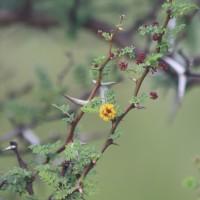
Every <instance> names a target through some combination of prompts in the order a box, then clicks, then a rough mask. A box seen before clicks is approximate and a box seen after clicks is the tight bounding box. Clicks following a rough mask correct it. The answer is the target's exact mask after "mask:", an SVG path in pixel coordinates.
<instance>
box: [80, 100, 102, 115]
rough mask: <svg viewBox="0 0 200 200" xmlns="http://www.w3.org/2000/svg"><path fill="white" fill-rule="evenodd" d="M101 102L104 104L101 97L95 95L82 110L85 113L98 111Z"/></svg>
mask: <svg viewBox="0 0 200 200" xmlns="http://www.w3.org/2000/svg"><path fill="white" fill-rule="evenodd" d="M101 104H102V100H101V98H98V97H95V98H93V99H92V100H91V101H89V102H88V103H87V104H85V105H84V106H83V107H82V108H81V110H82V111H83V112H85V113H98V112H99V108H100V106H101Z"/></svg>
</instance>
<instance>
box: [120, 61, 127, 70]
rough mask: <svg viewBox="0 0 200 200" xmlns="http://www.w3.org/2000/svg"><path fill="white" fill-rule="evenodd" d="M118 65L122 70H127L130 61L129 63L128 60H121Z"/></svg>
mask: <svg viewBox="0 0 200 200" xmlns="http://www.w3.org/2000/svg"><path fill="white" fill-rule="evenodd" d="M118 67H119V69H120V70H121V71H125V70H126V69H127V67H128V63H127V62H120V63H119V64H118Z"/></svg>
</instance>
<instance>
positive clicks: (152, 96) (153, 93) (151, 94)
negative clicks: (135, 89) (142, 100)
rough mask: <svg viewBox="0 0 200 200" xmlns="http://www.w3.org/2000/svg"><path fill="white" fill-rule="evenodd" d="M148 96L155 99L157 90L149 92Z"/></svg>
mask: <svg viewBox="0 0 200 200" xmlns="http://www.w3.org/2000/svg"><path fill="white" fill-rule="evenodd" d="M149 96H150V98H151V99H153V100H155V99H157V98H158V94H157V92H151V93H150V94H149Z"/></svg>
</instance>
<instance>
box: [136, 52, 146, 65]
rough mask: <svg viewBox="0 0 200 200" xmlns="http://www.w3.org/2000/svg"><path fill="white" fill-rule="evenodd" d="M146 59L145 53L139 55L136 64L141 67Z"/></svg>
mask: <svg viewBox="0 0 200 200" xmlns="http://www.w3.org/2000/svg"><path fill="white" fill-rule="evenodd" d="M145 58H146V54H145V53H141V54H139V55H138V56H137V57H136V64H137V65H139V64H142V63H144V60H145Z"/></svg>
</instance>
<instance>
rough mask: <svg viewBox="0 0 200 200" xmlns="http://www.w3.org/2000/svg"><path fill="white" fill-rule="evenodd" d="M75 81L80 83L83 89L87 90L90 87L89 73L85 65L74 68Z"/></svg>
mask: <svg viewBox="0 0 200 200" xmlns="http://www.w3.org/2000/svg"><path fill="white" fill-rule="evenodd" d="M73 72H74V79H75V80H76V81H75V82H76V83H79V85H80V86H81V87H82V88H86V87H87V86H88V85H89V79H88V72H87V70H86V67H85V66H84V65H78V66H76V67H75V68H74V71H73Z"/></svg>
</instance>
